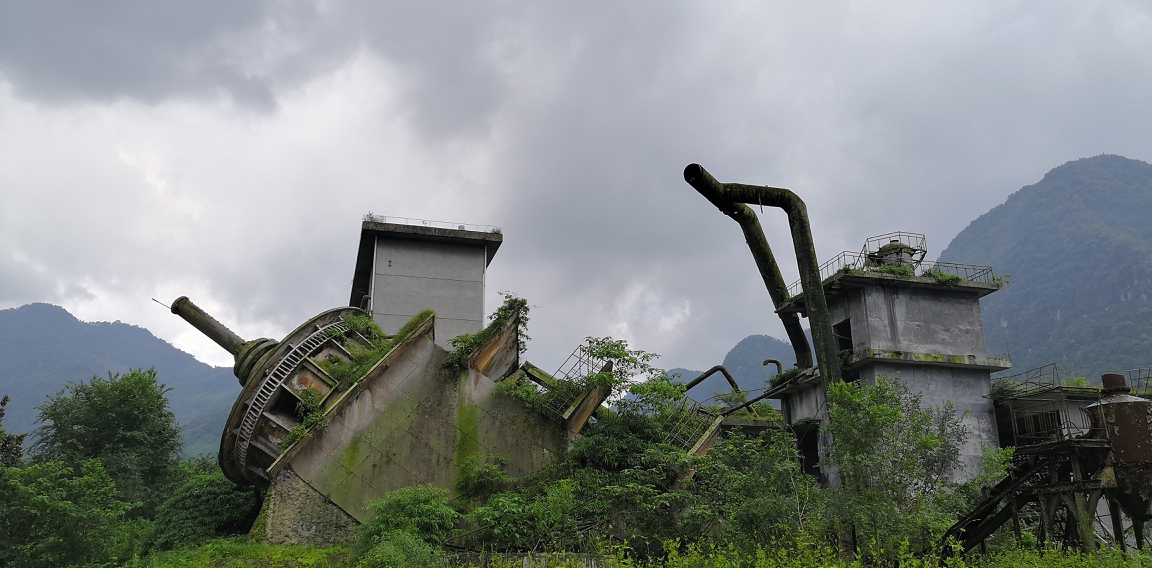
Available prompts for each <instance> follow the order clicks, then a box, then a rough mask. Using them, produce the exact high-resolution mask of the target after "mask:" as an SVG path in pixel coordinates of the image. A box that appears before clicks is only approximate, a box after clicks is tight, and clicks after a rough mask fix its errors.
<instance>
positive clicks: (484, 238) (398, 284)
mask: <svg viewBox="0 0 1152 568" xmlns="http://www.w3.org/2000/svg"><path fill="white" fill-rule="evenodd" d="M363 233H364V236H363V237H362V239H361V241H362V243H364V242H366V241H368V242H371V243H372V245H371V246H370V247H369V248H368V249H367V250H368V251H369V253H371V255H372V256H374V257H375V258H376V259H377V260H380V259H387V258H389V257H390V258H391V259H392V262H391V263H388V262H387V260H385V263H384V264H371V263H369V264H362V263H360V262H358V263H357V270H358V278H357V279H356V280H354V284H353V286H354V288H353V298H352V299H353V303H355V304H358V306H359V305H364V306H365V307H367V308H369V309H370V310H372V309H373V306H375V308H376V310H375V313H373V314H372V315H373V316H374V317H375V319H376V321H380V322H381V323H383V329H384V330H385V331H386V332H387V333H389V334H397V333H398V332H400V334H399V335H392V336H391V337H383V338H376V337H370V336H369V335H370V334H368V332H367V331H366V329H365V327H364V324H363V322H364V319H365V318H366V317H367V316H368V313H366V312H365V311H364V310H362V309H360V307H347V308H335V309H332V310H328V311H325V312H322V313H320V314H318V315H316V316H314V317H312V318H310V319H308V320H307V321H306V322H304V323H303V324H302V325H300V326H299V327H298V328H296V329H295V330H294V331H292V332H291V333H289V334H288V335H287V336H285V337H284V339H283V340H281V341H274V340H271V339H267V338H261V339H256V340H251V341H245V340H244V339H241V338H240V337H239V336H237V335H236V334H235V333H232V332H231V331H230V330H228V329H227V328H226V327H225V326H223V325H221V324H220V323H219V322H217V321H216V320H215V319H213V318H212V317H211V316H209V315H208V314H206V313H205V312H204V311H203V310H200V309H199V308H198V307H196V306H195V305H194V304H193V303H192V302H191V301H190V300H189V299H188V298H186V297H182V298H179V299H177V300H176V301H175V302H173V304H172V306H171V309H172V312H173V313H175V314H177V315H180V316H181V317H183V318H184V319H185V320H187V321H188V322H189V323H191V324H192V325H194V326H195V327H196V328H197V329H199V330H200V331H202V332H203V333H205V334H206V335H208V336H209V337H210V338H212V339H213V340H214V341H215V342H216V343H217V344H219V345H220V346H221V347H223V348H224V349H226V350H228V351H229V352H230V353H231V354H232V355H233V356H234V357H235V358H236V366H235V367H234V372H235V375H236V377H237V379H238V380H239V381H240V384H241V385H242V387H243V388H242V390H241V393H240V395H239V396H238V397H237V399H236V402H235V404H234V405H233V407H232V411H231V413H230V415H229V417H228V421H227V423H226V425H225V428H224V432H223V434H222V436H221V443H220V453H219V463H220V466H221V468H222V469H223V471H224V474H225V475H226V476H227V477H228V478H229V479H230V480H232V481H234V482H235V483H237V484H240V485H258V486H262V487H266V488H267V496H266V498H265V502H264V509H263V511H262V512H261V515H260V518H259V520H258V521H257V525H256V526H255V527H254V528H253V532H254V533H257V534H258V536H260V537H261V538H263V539H264V540H266V541H269V542H310V543H314V544H323V543H331V542H343V541H347V540H348V538H350V536H351V534H352V531H353V529H354V527H355V526H356V525H357V524H358V523H359V522H363V521H365V520H367V518H368V517H369V516H370V514H371V511H370V510H369V503H370V502H371V501H372V500H373V499H377V498H379V497H382V496H383V495H384V494H385V493H387V492H388V491H390V490H392V489H395V488H398V487H406V486H411V485H416V484H423V483H427V484H431V485H434V486H437V487H442V488H444V489H447V490H449V491H452V492H456V491H457V489H456V479H457V477H458V476H459V475H461V474H462V473H464V472H465V471H466V470H467V469H468V468H470V467H477V466H482V465H484V464H486V463H489V462H490V461H493V460H499V461H500V462H502V463H504V466H503V467H504V469H505V471H506V472H507V473H508V474H509V475H512V476H523V475H526V474H528V473H531V472H534V471H538V470H539V469H541V468H543V467H544V466H545V465H547V464H548V463H551V462H552V461H553V460H554V459H555V456H556V455H557V454H558V453H559V452H561V451H563V450H564V449H565V448H566V447H567V444H568V440H569V433H570V432H571V429H572V428H575V429H576V431H579V428H580V426H582V423H579V424H577V423H574V422H573V421H567V422H558V421H556V420H553V419H551V418H550V417H547V416H545V415H542V414H540V413H538V412H534V411H532V410H529V409H528V408H526V407H525V406H524V405H523V404H522V403H520V402H519V401H517V400H515V399H513V398H511V397H509V396H507V395H504V394H501V393H500V392H498V391H497V389H496V388H495V387H496V381H498V380H500V379H502V378H504V377H506V376H508V375H509V374H511V373H513V372H515V371H519V370H520V367H521V365H520V361H519V349H518V346H519V345H520V337H519V325H518V323H519V322H518V321H516V319H515V318H513V319H511V320H509V321H506V322H503V323H502V325H500V326H499V327H498V328H493V329H490V330H488V332H486V333H485V334H484V336H483V337H485V338H486V339H487V340H486V341H484V342H482V343H481V344H479V345H477V346H476V348H475V349H474V350H472V351H471V352H470V353H467V354H465V355H466V358H465V361H464V363H463V365H458V366H451V365H449V366H446V365H445V362H446V360H447V359H448V356H449V351H448V350H447V349H445V347H444V345H445V341H443V340H444V335H443V333H442V331H441V328H447V329H449V330H451V331H450V332H449V333H458V332H462V331H461V330H465V331H463V332H468V331H471V332H476V331H480V327H481V326H480V324H481V321H482V314H483V303H482V302H483V279H482V274H483V271H484V269H485V268H486V266H487V263H488V262H489V261H490V260H491V255H492V254H493V253H494V252H495V250H496V247H497V246H498V245H499V243H500V240H501V239H500V235H499V232H498V231H490V232H489V233H487V234H484V235H476V234H475V231H468V230H462V229H458V228H442V227H427V226H415V227H396V226H388V225H383V224H381V223H379V222H378V221H377V220H375V219H367V220H366V221H365V222H364V226H363ZM384 239H388V242H386V243H381V242H380V241H381V240H384ZM392 241H395V242H392ZM477 246H478V247H479V254H476V255H474V254H472V253H473V252H475V248H476V247H477ZM360 253H361V257H363V256H364V254H365V247H364V246H362V247H361V251H360ZM382 253H383V254H382ZM386 255H387V256H386ZM445 259H447V261H446V262H445V261H444V260H445ZM473 261H476V262H473ZM466 263H472V264H473V265H476V266H471V267H469V266H467V265H466ZM388 264H391V265H392V266H391V267H389V266H388ZM460 265H465V266H464V269H471V270H472V273H473V274H475V273H477V272H478V273H479V274H480V275H481V277H480V278H479V279H478V280H476V279H472V280H469V279H467V278H455V279H454V278H452V277H453V276H458V275H459V273H460V272H461V271H462V269H461V266H460ZM365 267H367V268H368V269H370V270H371V275H372V276H373V277H375V278H373V277H369V279H368V281H369V282H371V281H372V280H375V281H376V282H380V283H381V284H380V286H378V287H376V288H372V287H369V288H367V290H369V291H371V293H372V295H374V296H375V298H374V299H373V298H372V297H371V296H370V295H368V294H366V293H365V292H361V291H359V290H360V288H357V286H363V285H364V283H365V282H364V278H360V277H359V276H360V275H361V273H360V271H361V270H362V269H364V268H365ZM389 268H392V269H393V270H392V271H390V272H389V271H388V269H389ZM452 271H456V272H455V273H454V272H452ZM390 276H394V277H395V278H392V280H388V277H390ZM406 280H407V282H406ZM413 281H415V283H413ZM383 282H388V284H387V285H385V284H383ZM477 284H478V286H479V288H478V289H477V286H476V285H477ZM452 286H457V287H459V288H462V289H465V293H463V294H458V293H455V292H453V291H452V290H451V287H452ZM445 288H448V289H449V291H448V292H444V289H445ZM456 292H459V291H458V290H457V291H456ZM358 294H359V296H358ZM461 296H463V299H464V301H461ZM365 298H368V299H367V300H365ZM414 306H419V308H415V309H413V307H414ZM381 308H383V309H381ZM424 308H431V309H432V310H433V311H436V310H442V311H443V312H444V313H447V314H449V315H450V316H453V315H454V316H457V317H449V318H441V317H440V316H439V313H440V312H439V311H437V312H436V314H435V315H432V314H428V313H425V314H420V313H419V312H420V310H421V309H424ZM406 311H407V312H412V313H411V314H408V313H406ZM406 315H407V316H412V315H414V316H416V317H415V318H412V319H409V318H408V317H404V316H406ZM422 316H423V319H421V317H422ZM357 318H360V319H359V320H358V319H357ZM400 318H403V320H401V319H400ZM397 322H401V323H403V322H407V323H406V325H405V326H404V327H405V328H404V329H401V323H397ZM524 366H525V367H527V368H531V369H535V367H533V366H531V365H530V364H527V363H525V365H524ZM461 367H463V368H461ZM521 372H523V371H521ZM537 374H539V375H541V376H549V375H548V374H547V373H543V372H542V371H538V372H537ZM586 394H587V393H573V396H574V397H575V398H577V399H578V400H575V401H565V402H564V404H565V405H569V404H570V403H579V402H581V401H585V402H584V405H583V407H582V408H584V409H585V410H584V411H583V414H582V420H587V419H588V418H589V417H590V415H591V413H592V411H593V410H595V408H596V407H597V406H599V404H600V403H601V402H602V401H603V398H602V397H599V398H598V397H596V396H594V395H593V396H591V397H589V396H582V395H586ZM577 405H578V404H577ZM585 407H590V409H589V408H585ZM569 417H570V418H571V416H569ZM580 419H581V418H577V420H580Z"/></svg>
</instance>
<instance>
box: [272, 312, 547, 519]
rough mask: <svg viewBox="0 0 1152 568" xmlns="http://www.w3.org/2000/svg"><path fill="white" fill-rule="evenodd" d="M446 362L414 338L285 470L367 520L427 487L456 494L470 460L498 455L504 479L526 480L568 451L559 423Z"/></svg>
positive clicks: (296, 450) (429, 343)
mask: <svg viewBox="0 0 1152 568" xmlns="http://www.w3.org/2000/svg"><path fill="white" fill-rule="evenodd" d="M439 323H440V320H439V317H437V320H436V325H437V326H439ZM437 336H440V334H439V333H438V334H437ZM447 355H448V352H447V351H445V350H444V349H443V348H441V347H440V346H439V345H436V344H435V343H433V342H432V341H430V340H429V339H427V338H426V337H423V336H421V337H419V338H417V339H416V340H415V341H414V343H412V344H411V345H410V346H409V347H408V348H407V349H406V350H405V351H404V352H403V353H401V354H400V357H398V358H397V359H396V360H395V361H393V362H392V364H391V366H389V367H388V368H387V369H385V370H384V371H383V372H382V373H380V374H379V375H378V376H370V377H369V378H366V379H365V380H364V381H362V382H361V385H362V387H363V388H362V390H360V391H359V392H357V393H355V394H354V398H353V399H352V400H350V401H349V402H348V403H347V404H345V405H343V407H342V408H340V409H339V410H337V411H334V414H330V422H329V425H328V429H327V430H326V431H324V432H320V433H318V434H316V435H314V436H313V437H311V438H306V439H304V440H302V441H301V442H299V443H298V448H297V447H294V448H293V449H292V451H291V453H289V454H286V457H287V458H288V459H289V463H290V465H291V467H292V469H294V470H295V471H296V472H297V473H298V474H299V476H300V477H301V478H302V479H303V480H304V481H306V482H307V483H308V485H310V486H311V487H313V488H315V489H316V491H317V492H318V493H319V494H320V495H323V496H325V497H326V498H328V499H330V500H331V501H332V502H334V503H335V504H337V505H338V506H339V507H340V508H341V509H343V510H344V511H347V512H348V513H349V514H350V515H351V516H352V517H354V518H356V519H358V520H360V521H364V520H366V519H367V518H368V517H369V516H370V511H369V509H368V503H369V501H371V500H372V499H376V498H379V497H381V496H383V495H384V494H385V493H387V492H388V491H391V490H393V489H396V488H399V487H407V486H412V485H417V484H423V483H428V484H431V485H434V486H437V487H442V488H444V489H447V490H449V491H450V492H452V493H453V494H455V493H456V477H457V475H458V474H459V473H460V469H461V468H462V467H463V466H464V465H465V464H466V463H468V461H469V460H475V461H476V462H477V463H479V464H483V463H486V462H487V461H488V460H490V459H491V458H493V457H495V456H497V455H498V456H501V457H503V458H505V459H507V461H508V464H507V466H506V471H507V472H508V473H509V474H510V475H513V476H523V475H526V474H527V473H530V472H533V471H537V470H539V469H541V468H542V467H544V466H545V465H547V464H548V463H550V462H551V461H553V460H554V459H555V456H556V455H557V454H558V453H559V452H562V451H563V450H564V449H565V448H566V447H567V438H566V436H565V435H564V431H563V429H562V428H561V426H560V425H559V424H557V423H555V422H553V421H550V420H548V419H546V418H545V417H543V416H541V415H539V414H537V413H535V412H533V411H531V410H528V409H526V408H525V407H524V405H523V404H521V403H520V402H519V401H517V400H515V399H512V398H510V397H508V396H506V395H503V394H500V393H498V392H496V384H495V382H494V381H492V380H491V379H489V378H488V377H486V376H484V375H483V374H481V373H480V372H479V371H476V370H468V371H463V372H459V373H457V372H455V371H448V370H446V369H444V368H443V363H444V360H445V358H446V357H447ZM349 396H352V395H351V394H350V395H349Z"/></svg>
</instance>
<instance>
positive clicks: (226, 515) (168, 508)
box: [144, 467, 259, 551]
mask: <svg viewBox="0 0 1152 568" xmlns="http://www.w3.org/2000/svg"><path fill="white" fill-rule="evenodd" d="M258 506H259V502H258V501H257V494H256V492H255V491H254V490H253V489H252V488H242V487H237V486H236V484H234V483H232V482H231V481H229V480H228V479H227V478H225V477H224V473H223V472H222V471H220V468H219V467H217V468H216V469H215V470H214V471H209V472H202V473H196V474H194V475H192V476H191V477H190V478H189V479H188V480H187V481H185V482H184V483H183V484H181V485H180V487H179V488H177V489H176V492H175V493H173V495H172V496H171V497H169V498H168V500H167V501H164V503H162V504H161V505H160V506H159V507H158V508H157V509H156V522H155V525H154V526H153V528H152V532H151V534H149V535H148V537H147V539H146V540H145V543H144V549H145V551H153V550H168V549H172V548H176V547H181V546H188V545H197V544H200V543H202V542H206V541H208V540H210V539H212V538H217V537H221V536H227V535H236V534H243V533H246V532H247V531H248V528H249V524H250V523H251V520H252V517H253V513H254V512H255V511H256V508H257V507H258Z"/></svg>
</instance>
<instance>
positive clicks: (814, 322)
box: [684, 164, 840, 383]
mask: <svg viewBox="0 0 1152 568" xmlns="http://www.w3.org/2000/svg"><path fill="white" fill-rule="evenodd" d="M684 181H686V182H688V184H689V185H691V186H692V187H693V188H695V189H696V191H698V192H699V193H700V195H703V196H704V198H705V199H707V200H708V201H710V202H712V204H713V205H715V206H716V207H717V208H718V209H720V211H721V212H723V213H724V214H725V215H728V216H729V217H732V219H734V220H736V222H737V223H740V227H741V228H742V229H744V236H745V240H746V241H747V242H748V248H749V249H751V250H752V255H753V257H755V258H756V265H757V267H759V268H760V274H761V276H762V277H763V278H764V283H765V285H766V286H767V287H768V294H769V295H770V296H772V301H773V303H774V304H775V305H776V307H777V309H779V307H780V304H782V303H783V302H784V300H786V299H787V298H788V293H787V289H786V288H785V287H784V279H783V278H782V277H781V276H780V269H779V267H778V266H777V265H776V261H775V258H773V257H772V253H771V249H769V248H768V241H767V239H765V237H764V231H763V229H761V228H760V223H759V221H754V220H755V218H756V214H755V213H753V212H752V209H751V208H749V207H748V206H747V205H744V204H747V203H755V204H758V205H767V206H769V207H776V208H778V209H783V210H784V212H785V213H786V214H787V215H788V228H789V231H790V232H791V233H792V246H793V248H794V249H795V252H796V264H797V266H798V267H799V269H800V282H801V284H802V285H803V287H804V300H805V303H806V304H807V311H808V322H809V324H810V327H811V329H812V341H813V342H814V343H815V344H816V345H815V347H816V361H817V363H818V364H819V366H820V376H821V377H822V380H823V381H824V382H825V383H828V382H831V381H837V380H840V359H839V353H838V351H837V350H836V344H835V342H834V341H833V340H832V320H831V317H830V316H829V314H828V302H827V300H826V299H825V297H824V287H823V284H822V282H821V279H820V263H819V261H818V260H817V258H816V247H815V243H814V242H813V240H812V228H811V226H810V225H809V223H808V208H807V206H806V205H805V204H804V200H802V199H800V197H799V196H797V195H796V194H795V193H793V192H792V191H791V190H788V189H784V188H780V187H767V186H756V185H745V184H739V183H720V182H719V181H716V178H714V177H712V175H711V174H709V173H708V171H707V170H705V169H704V167H703V166H701V165H699V164H689V165H688V167H686V168H684ZM748 217H751V219H748ZM753 221H754V222H755V225H753V224H752V222H753ZM753 227H754V229H753ZM757 249H761V250H759V251H758V250H757ZM780 319H781V321H783V322H784V328H785V330H786V331H787V333H788V339H789V340H790V341H791V342H792V347H793V349H794V350H795V351H796V363H797V365H800V366H802V367H810V366H811V361H812V359H811V355H807V356H806V357H803V358H801V352H800V351H801V350H800V346H801V345H803V346H805V347H806V346H807V345H808V340H807V338H805V337H804V332H803V329H802V328H800V323H799V318H797V317H796V316H795V315H792V316H791V321H789V319H788V318H785V316H784V314H780ZM793 322H794V323H793ZM804 361H806V362H807V363H808V364H807V365H804V364H803V362H804Z"/></svg>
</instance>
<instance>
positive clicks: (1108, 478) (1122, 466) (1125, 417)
mask: <svg viewBox="0 0 1152 568" xmlns="http://www.w3.org/2000/svg"><path fill="white" fill-rule="evenodd" d="M1101 382H1102V386H1103V388H1102V389H1101V391H1100V395H1101V398H1100V402H1097V403H1095V404H1091V405H1089V406H1087V407H1085V409H1084V410H1085V412H1087V414H1088V416H1089V419H1090V420H1091V423H1092V430H1091V434H1090V435H1091V436H1092V437H1096V438H1103V439H1106V440H1108V442H1109V444H1110V446H1111V450H1110V452H1109V454H1108V457H1107V463H1106V464H1105V466H1104V469H1103V470H1102V471H1101V474H1100V481H1101V485H1102V486H1103V487H1104V488H1105V490H1106V492H1107V493H1108V495H1109V497H1110V498H1111V499H1113V500H1114V501H1115V502H1116V503H1117V504H1118V505H1119V506H1120V507H1121V508H1123V509H1124V511H1125V512H1126V513H1128V515H1129V517H1131V518H1132V520H1133V522H1135V523H1137V524H1138V525H1139V526H1143V523H1144V522H1145V521H1147V520H1148V519H1149V518H1150V515H1149V504H1150V502H1152V401H1150V400H1147V399H1143V398H1140V397H1136V396H1132V395H1131V394H1130V392H1129V390H1128V385H1127V384H1126V382H1125V380H1124V375H1121V374H1118V373H1107V374H1105V375H1103V376H1102V377H1101Z"/></svg>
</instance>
